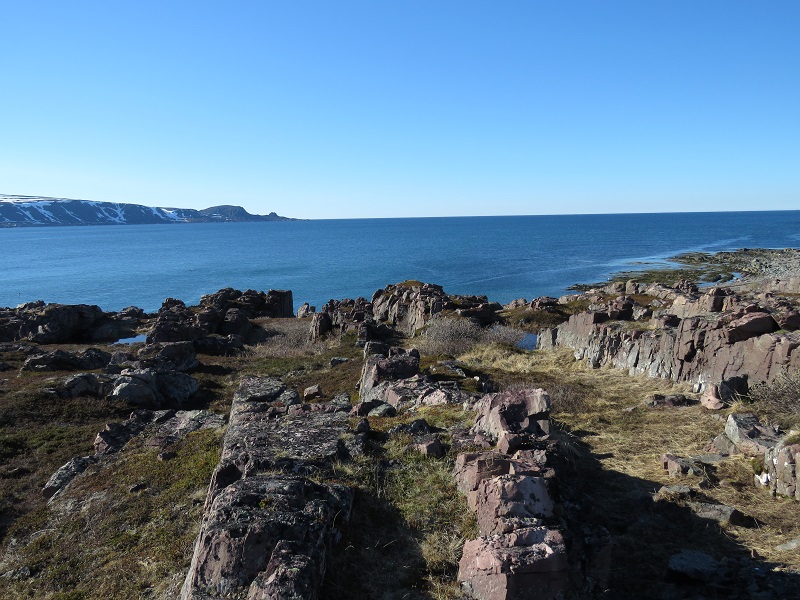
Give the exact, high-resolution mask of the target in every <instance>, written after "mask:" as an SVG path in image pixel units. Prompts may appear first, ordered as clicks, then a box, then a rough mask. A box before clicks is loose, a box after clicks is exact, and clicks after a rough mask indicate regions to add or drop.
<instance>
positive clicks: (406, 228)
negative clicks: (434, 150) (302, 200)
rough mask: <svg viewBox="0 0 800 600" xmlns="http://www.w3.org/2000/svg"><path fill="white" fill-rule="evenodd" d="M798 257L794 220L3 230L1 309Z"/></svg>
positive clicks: (470, 290) (477, 285)
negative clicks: (771, 255)
mask: <svg viewBox="0 0 800 600" xmlns="http://www.w3.org/2000/svg"><path fill="white" fill-rule="evenodd" d="M798 246H800V211H770V212H728V213H669V214H624V215H568V216H519V217H448V218H419V219H343V220H320V221H288V222H272V223H198V224H176V225H113V226H95V227H41V228H17V229H0V306H16V305H18V304H20V303H22V302H28V301H33V300H38V299H41V300H44V301H46V302H60V303H70V304H73V303H88V304H97V305H99V306H100V307H101V308H103V309H105V310H119V309H121V308H124V307H126V306H132V305H134V306H139V307H141V308H143V309H145V310H147V311H154V310H157V309H158V307H159V306H160V305H161V303H162V302H163V300H164V299H165V298H168V297H173V298H180V299H181V300H184V301H185V302H186V303H187V304H196V303H197V302H198V301H199V299H200V296H201V295H203V294H208V293H212V292H215V291H217V290H218V289H220V288H223V287H234V288H238V289H242V290H244V289H256V290H268V289H290V290H292V291H293V292H294V303H295V310H296V309H297V307H299V306H300V304H302V303H303V302H309V303H310V304H312V305H316V306H318V307H319V306H321V305H322V304H324V303H325V302H326V301H327V300H329V299H331V298H335V299H341V298H355V297H358V296H364V297H366V298H370V297H371V296H372V294H373V292H374V291H375V290H377V289H378V288H381V287H384V286H385V285H386V284H389V283H397V282H400V281H404V280H407V279H417V280H421V281H425V282H429V283H437V284H439V285H442V286H444V289H445V291H446V292H448V293H457V294H485V295H487V296H489V299H490V300H494V301H498V302H501V303H507V302H509V301H511V300H513V299H515V298H526V299H528V300H530V299H532V298H534V297H537V296H542V295H550V296H559V295H562V294H564V293H566V290H567V287H568V286H570V285H572V284H575V283H591V282H597V281H604V280H606V279H607V278H608V277H609V276H610V275H612V274H613V273H615V272H618V271H622V270H630V269H637V268H647V267H649V266H652V265H653V264H654V263H663V262H664V260H665V259H667V258H669V257H671V256H674V255H676V254H680V253H682V252H689V251H708V252H714V251H719V250H733V249H737V248H743V247H749V248H756V247H764V248H786V247H798Z"/></svg>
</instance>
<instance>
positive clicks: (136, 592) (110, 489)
mask: <svg viewBox="0 0 800 600" xmlns="http://www.w3.org/2000/svg"><path fill="white" fill-rule="evenodd" d="M221 435H222V430H219V429H217V430H205V431H200V432H197V433H193V434H190V435H189V436H187V437H186V438H185V439H184V440H182V441H180V442H178V443H177V444H175V445H174V446H173V447H171V448H170V450H172V451H173V452H175V454H176V456H175V458H173V459H172V460H169V461H162V460H159V459H158V458H157V456H156V455H157V452H158V451H157V450H156V449H153V448H146V447H141V446H139V447H137V445H136V444H135V443H133V444H131V445H129V447H128V448H126V451H125V452H124V453H122V454H121V455H120V456H119V459H118V460H116V461H115V462H114V463H113V464H112V465H110V466H106V465H103V466H102V467H90V468H89V469H88V470H87V472H86V473H85V474H84V475H83V476H82V477H79V478H78V479H76V480H75V482H74V483H73V485H72V486H70V488H69V489H68V490H67V491H66V492H65V493H64V494H63V495H62V496H60V497H59V498H57V499H56V500H55V501H54V502H53V503H52V504H51V505H50V507H49V508H48V509H43V508H40V509H39V510H38V511H35V512H34V513H30V514H28V515H26V518H24V519H21V520H19V521H18V522H17V523H16V524H15V527H14V529H13V530H12V532H11V536H12V540H9V544H8V545H7V547H6V551H7V552H8V553H9V554H11V555H12V556H13V557H14V563H15V564H19V565H24V568H26V569H28V570H29V571H30V576H29V577H23V578H19V579H14V578H13V577H11V578H3V580H2V581H0V590H2V593H3V597H4V598H10V599H11V598H62V597H64V596H63V594H64V593H65V592H66V591H67V590H68V591H69V593H70V594H72V596H69V597H70V598H76V599H77V598H81V599H85V600H92V599H97V600H100V599H103V600H105V599H107V598H147V597H175V595H176V592H177V589H178V588H179V586H180V583H181V582H182V578H183V577H184V576H185V573H186V570H187V569H188V566H189V561H190V559H191V555H192V547H193V544H194V540H195V538H196V536H197V533H198V531H199V523H200V519H201V516H202V505H203V501H204V499H205V491H206V488H207V486H208V481H209V479H210V477H211V473H212V471H213V469H214V467H215V466H216V464H217V462H218V460H219V444H220V439H221ZM14 538H17V539H27V540H30V543H28V544H26V545H24V546H23V547H17V546H16V545H15V544H14V542H13V539H14Z"/></svg>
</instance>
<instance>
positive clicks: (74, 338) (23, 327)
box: [0, 300, 144, 344]
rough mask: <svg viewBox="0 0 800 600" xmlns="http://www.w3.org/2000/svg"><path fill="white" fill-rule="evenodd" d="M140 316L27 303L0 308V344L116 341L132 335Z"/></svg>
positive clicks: (130, 311) (91, 307)
mask: <svg viewBox="0 0 800 600" xmlns="http://www.w3.org/2000/svg"><path fill="white" fill-rule="evenodd" d="M143 318H144V313H143V312H142V311H141V309H138V308H136V307H130V308H126V309H124V310H121V311H119V312H116V313H114V312H109V313H107V312H103V311H102V310H101V309H100V307H99V306H94V305H88V304H72V305H67V304H45V303H44V302H42V301H41V300H39V301H38V302H28V303H26V304H21V305H20V306H18V307H16V308H0V342H12V341H17V340H30V341H32V342H36V343H39V344H65V343H70V342H102V341H116V340H118V339H120V338H123V337H130V336H133V335H135V333H134V332H135V330H136V328H137V327H138V326H139V324H140V322H141V319H143Z"/></svg>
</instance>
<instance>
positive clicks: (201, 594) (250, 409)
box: [181, 377, 363, 600]
mask: <svg viewBox="0 0 800 600" xmlns="http://www.w3.org/2000/svg"><path fill="white" fill-rule="evenodd" d="M297 402H298V401H297V397H296V394H291V393H289V392H287V389H286V387H285V386H284V384H283V383H282V382H281V381H280V380H278V379H274V378H262V377H245V378H243V379H242V381H241V384H240V386H239V389H238V390H237V392H236V393H235V395H234V399H233V405H232V407H231V416H230V422H229V426H228V430H227V432H226V434H225V438H224V440H223V448H222V455H221V458H220V462H219V465H218V466H217V468H216V470H215V471H214V475H213V476H212V480H211V484H210V485H209V490H208V496H207V498H206V504H205V516H204V518H203V523H202V525H201V530H200V535H199V536H198V539H197V542H196V545H195V550H194V555H193V557H192V563H191V567H190V569H189V572H188V574H187V576H186V581H185V583H184V586H183V589H182V591H181V598H182V599H212V598H248V599H249V600H254V599H262V598H263V599H267V598H304V599H305V598H308V599H314V598H317V597H318V594H319V588H320V586H321V584H322V580H323V578H324V575H325V566H326V560H327V553H328V551H329V549H330V547H331V546H332V545H333V544H334V543H335V542H336V541H337V538H338V535H339V533H338V527H339V526H341V525H343V524H345V523H346V522H347V521H348V519H349V515H350V509H351V505H352V491H351V490H350V488H348V487H345V486H342V485H335V484H324V483H318V482H315V481H312V480H311V479H310V478H309V477H308V476H309V475H311V474H319V473H321V472H323V471H324V469H325V468H326V467H327V466H328V465H329V464H330V463H331V461H334V460H340V459H344V458H347V456H348V455H349V454H351V453H355V452H358V451H359V442H363V439H361V438H363V434H356V435H355V436H353V435H352V432H351V431H350V427H349V418H348V413H347V410H348V408H349V406H343V405H341V404H336V403H330V404H326V403H320V404H314V405H302V404H298V403H297ZM359 435H361V437H359Z"/></svg>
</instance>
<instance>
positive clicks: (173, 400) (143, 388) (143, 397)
mask: <svg viewBox="0 0 800 600" xmlns="http://www.w3.org/2000/svg"><path fill="white" fill-rule="evenodd" d="M199 389H200V383H199V382H198V381H197V380H196V379H195V378H194V377H191V376H189V375H187V374H186V373H181V372H180V371H156V370H154V369H124V370H123V371H122V373H120V375H119V376H117V378H116V379H115V380H114V387H113V389H112V391H111V393H110V394H109V396H108V397H109V399H110V400H115V401H118V402H126V403H127V404H129V405H131V406H138V407H143V408H153V409H159V408H161V407H163V406H176V407H182V406H185V405H186V403H187V402H188V401H189V399H190V398H191V397H192V396H193V395H194V394H195V393H196V392H197V390H199Z"/></svg>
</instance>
